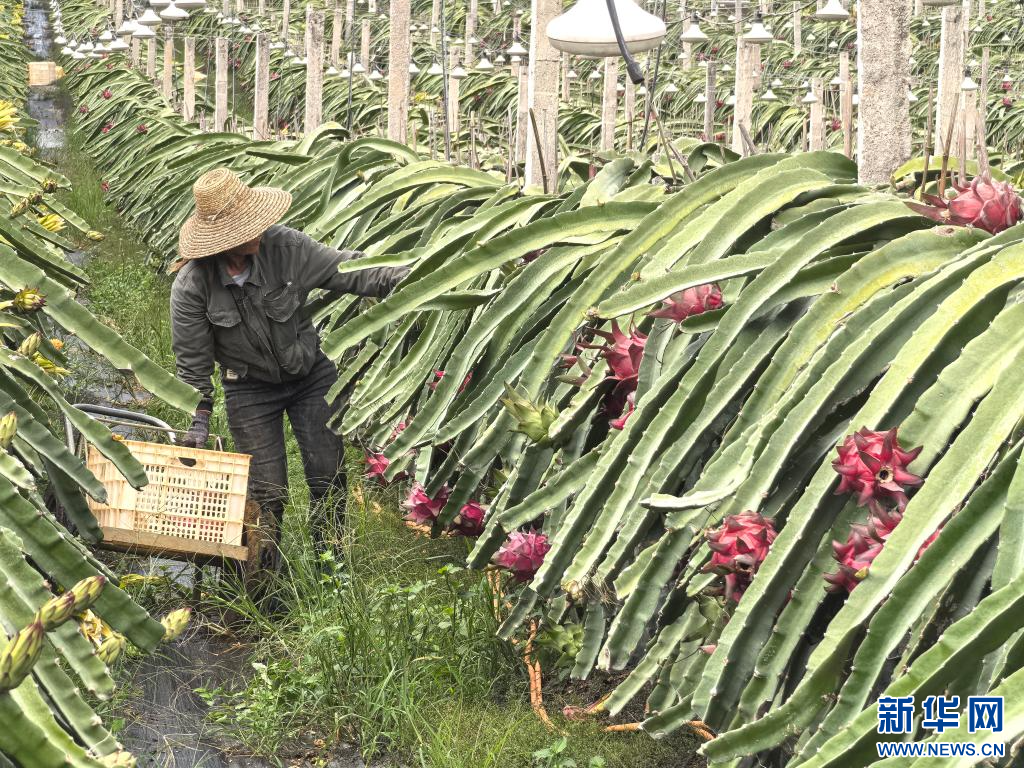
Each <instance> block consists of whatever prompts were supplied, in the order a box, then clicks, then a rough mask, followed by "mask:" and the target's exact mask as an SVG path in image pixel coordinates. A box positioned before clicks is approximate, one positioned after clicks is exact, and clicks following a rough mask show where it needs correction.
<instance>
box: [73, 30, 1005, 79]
mask: <svg viewBox="0 0 1024 768" xmlns="http://www.w3.org/2000/svg"><path fill="white" fill-rule="evenodd" d="M55 42H56V41H55ZM1000 82H1002V84H1003V85H1004V86H1006V85H1013V78H1012V77H1010V68H1009V67H1007V68H1006V69H1005V70H1004V71H1003V79H1002V80H1001V81H1000ZM1007 90H1008V89H1007Z"/></svg>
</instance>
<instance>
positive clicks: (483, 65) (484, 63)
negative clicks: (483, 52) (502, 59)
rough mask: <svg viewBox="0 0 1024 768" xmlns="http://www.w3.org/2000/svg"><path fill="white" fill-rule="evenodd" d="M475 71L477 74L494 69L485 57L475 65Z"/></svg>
mask: <svg viewBox="0 0 1024 768" xmlns="http://www.w3.org/2000/svg"><path fill="white" fill-rule="evenodd" d="M476 69H477V72H486V71H488V70H491V69H494V65H493V64H491V62H490V61H489V60H488V58H487V57H486V56H482V57H481V58H480V61H478V62H477V63H476Z"/></svg>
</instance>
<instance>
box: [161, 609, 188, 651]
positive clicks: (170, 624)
mask: <svg viewBox="0 0 1024 768" xmlns="http://www.w3.org/2000/svg"><path fill="white" fill-rule="evenodd" d="M191 618H192V609H191V608H179V609H178V610H176V611H171V612H170V613H168V614H167V615H166V616H164V617H163V618H162V619H160V623H161V624H163V625H164V642H165V643H170V642H173V641H174V640H177V639H178V638H179V637H181V633H182V632H184V631H185V627H187V626H188V622H189V619H191Z"/></svg>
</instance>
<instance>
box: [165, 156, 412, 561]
mask: <svg viewBox="0 0 1024 768" xmlns="http://www.w3.org/2000/svg"><path fill="white" fill-rule="evenodd" d="M192 193H193V195H194V197H195V213H194V214H193V215H192V216H191V218H189V219H188V221H186V222H185V225H184V226H183V227H182V228H181V233H180V235H179V238H178V259H177V260H176V261H175V262H174V264H173V265H172V266H171V271H175V272H177V276H176V278H175V280H174V286H173V288H172V289H171V331H172V336H173V346H174V354H175V357H176V358H177V368H178V377H179V378H180V379H181V380H182V381H185V382H187V383H188V384H191V385H192V386H193V387H195V388H196V389H198V390H199V391H200V393H202V400H201V401H200V403H199V406H198V408H197V409H196V413H195V416H194V417H193V419H192V426H191V428H190V429H189V431H188V434H187V435H186V436H185V437H184V439H183V440H182V443H183V444H184V445H188V446H193V447H196V446H198V447H204V446H205V445H206V442H207V440H208V439H209V436H210V413H211V411H212V408H213V394H214V387H213V383H212V381H211V377H212V375H213V372H214V363H217V364H219V365H220V375H221V381H222V382H223V385H224V401H225V405H226V409H227V416H228V426H229V427H230V429H231V436H232V437H233V438H234V441H235V448H236V449H237V450H238V451H239V452H241V453H247V454H250V455H251V456H252V461H251V464H250V469H249V472H250V479H249V494H250V498H251V499H252V500H253V501H255V502H257V503H258V504H259V505H260V524H261V527H263V528H264V529H265V530H267V531H268V532H269V534H270V537H271V538H272V540H273V541H274V542H275V544H274V546H270V547H268V548H267V549H266V550H265V551H264V552H263V553H262V554H261V556H260V563H261V566H263V567H266V568H271V569H276V568H278V567H279V565H280V553H279V550H278V546H277V545H278V544H279V543H280V535H281V534H280V530H281V522H282V518H283V515H284V503H285V498H286V497H287V488H288V465H287V460H286V458H285V439H284V415H285V413H287V414H288V420H289V422H290V423H291V426H292V431H293V432H294V433H295V437H296V440H297V441H298V444H299V449H300V451H301V453H302V463H303V467H304V469H305V473H306V480H307V482H308V483H309V491H310V497H311V510H312V511H311V520H310V530H311V533H312V535H313V541H314V543H315V544H316V545H317V547H318V548H319V549H322V548H323V547H324V542H325V538H326V536H327V533H328V531H327V530H326V526H325V523H326V516H327V515H326V512H325V510H324V506H326V505H325V504H323V503H322V502H324V500H325V499H326V498H327V497H328V496H329V495H331V494H332V491H334V490H336V489H344V486H345V476H344V454H343V448H342V441H341V438H340V437H339V436H338V435H336V434H334V433H333V432H332V431H331V430H330V429H328V427H327V422H328V419H329V418H330V416H331V413H332V411H331V408H330V407H329V406H328V404H327V400H326V395H327V392H328V390H329V389H330V388H331V386H332V385H333V384H334V383H335V381H336V380H337V378H338V374H337V371H336V369H335V367H334V364H333V363H332V362H331V361H330V360H329V359H328V358H327V356H326V355H325V354H324V353H323V350H321V349H320V338H319V335H318V333H317V330H316V328H314V327H313V323H312V322H311V320H310V317H309V312H308V311H307V310H306V309H305V304H306V297H307V296H308V295H309V292H310V291H312V290H314V289H317V288H323V289H325V290H328V291H335V292H339V293H347V294H355V295H357V296H374V297H383V296H386V295H387V294H388V293H389V292H390V291H391V289H392V288H394V286H395V284H396V283H398V281H399V280H401V279H402V278H403V277H404V276H405V274H406V272H407V269H406V268H404V267H381V268H376V269H366V270H362V271H359V272H349V273H344V274H343V273H341V272H339V271H338V265H339V264H341V262H343V261H348V260H349V259H354V258H358V257H359V256H361V255H362V254H360V253H358V252H356V251H337V250H335V249H334V248H329V247H328V246H326V245H322V244H320V243H318V242H317V241H315V240H313V239H312V238H310V237H308V236H307V235H305V234H303V233H302V232H299V231H297V230H294V229H290V228H288V227H285V226H281V225H279V224H277V222H278V221H279V220H280V219H281V217H282V216H283V215H284V213H285V211H287V210H288V206H289V205H290V204H291V199H292V198H291V195H290V194H289V193H288V192H285V191H284V190H281V189H272V188H269V187H255V188H250V187H247V186H246V185H245V184H243V183H242V181H241V180H240V179H239V178H238V176H236V175H235V174H234V173H232V172H231V171H229V170H228V169H226V168H218V169H217V170H213V171H209V172H208V173H205V174H203V175H202V176H201V177H200V178H199V180H198V181H197V182H196V183H195V185H194V186H193V187H192ZM330 501H331V503H332V504H334V505H338V506H335V510H336V511H335V513H334V515H333V519H334V520H335V521H336V522H341V521H342V520H343V516H344V509H343V507H341V506H340V505H341V504H343V499H341V498H340V497H339V498H331V499H330Z"/></svg>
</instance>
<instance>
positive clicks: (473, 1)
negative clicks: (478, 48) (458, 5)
mask: <svg viewBox="0 0 1024 768" xmlns="http://www.w3.org/2000/svg"><path fill="white" fill-rule="evenodd" d="M479 8H480V5H479V0H469V11H468V12H467V13H466V55H465V56H464V57H463V62H464V64H463V66H465V67H466V69H472V68H473V66H474V65H475V64H476V59H475V58H474V57H473V49H474V45H473V43H472V42H471V41H472V39H473V37H474V35H476V21H477V15H478V14H479Z"/></svg>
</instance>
